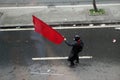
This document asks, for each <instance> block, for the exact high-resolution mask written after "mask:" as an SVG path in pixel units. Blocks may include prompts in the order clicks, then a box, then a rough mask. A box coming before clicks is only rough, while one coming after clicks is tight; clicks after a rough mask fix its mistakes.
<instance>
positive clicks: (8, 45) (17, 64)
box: [0, 28, 120, 80]
mask: <svg viewBox="0 0 120 80" xmlns="http://www.w3.org/2000/svg"><path fill="white" fill-rule="evenodd" d="M57 31H59V32H60V33H61V34H62V35H64V36H65V37H66V38H67V39H68V40H69V41H72V39H73V36H74V35H75V34H79V35H80V36H81V38H82V39H83V42H84V43H85V47H84V49H83V52H81V53H80V56H93V58H92V59H80V64H79V65H77V66H76V67H75V68H70V67H69V66H68V64H69V63H68V62H67V60H47V61H33V60H32V58H35V57H64V56H68V55H69V52H70V49H71V48H70V47H69V46H67V45H66V44H65V43H64V42H63V43H62V44H60V45H55V44H53V43H51V42H49V41H48V40H46V39H45V38H43V37H42V36H41V35H39V34H37V33H35V32H34V31H32V30H31V31H5V32H4V31H3V32H2V31H1V32H0V80H61V79H62V80H120V63H119V62H120V49H119V47H120V31H119V30H115V29H114V28H91V29H64V30H63V29H62V30H61V29H59V30H57ZM113 39H116V42H115V43H114V42H113Z"/></svg>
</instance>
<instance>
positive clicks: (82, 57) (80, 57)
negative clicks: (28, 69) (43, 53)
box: [32, 56, 93, 60]
mask: <svg viewBox="0 0 120 80" xmlns="http://www.w3.org/2000/svg"><path fill="white" fill-rule="evenodd" d="M90 58H93V57H92V56H79V59H90ZM61 59H68V57H40V58H32V60H61Z"/></svg>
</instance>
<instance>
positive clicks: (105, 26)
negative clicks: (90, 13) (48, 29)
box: [0, 25, 120, 31]
mask: <svg viewBox="0 0 120 80" xmlns="http://www.w3.org/2000/svg"><path fill="white" fill-rule="evenodd" d="M109 27H113V28H114V27H115V29H119V27H120V25H102V26H100V25H98V26H73V27H53V29H86V28H109ZM21 30H34V28H15V29H0V31H21Z"/></svg>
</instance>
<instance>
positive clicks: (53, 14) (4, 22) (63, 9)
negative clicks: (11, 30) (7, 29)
mask: <svg viewBox="0 0 120 80" xmlns="http://www.w3.org/2000/svg"><path fill="white" fill-rule="evenodd" d="M97 6H98V8H99V9H101V8H102V9H105V11H106V14H104V15H99V16H90V15H89V9H92V8H93V6H92V4H91V5H75V6H48V7H47V6H37V7H1V8H0V12H1V13H3V15H2V16H1V17H0V26H19V25H20V26H21V25H33V24H32V15H35V16H37V17H38V18H40V19H41V20H43V21H44V22H46V23H48V24H50V25H51V24H63V23H112V22H120V4H98V5H97Z"/></svg>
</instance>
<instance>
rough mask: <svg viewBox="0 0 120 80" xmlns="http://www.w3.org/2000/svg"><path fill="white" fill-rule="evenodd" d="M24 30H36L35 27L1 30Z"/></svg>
mask: <svg viewBox="0 0 120 80" xmlns="http://www.w3.org/2000/svg"><path fill="white" fill-rule="evenodd" d="M24 30H34V28H16V29H0V31H24Z"/></svg>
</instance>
